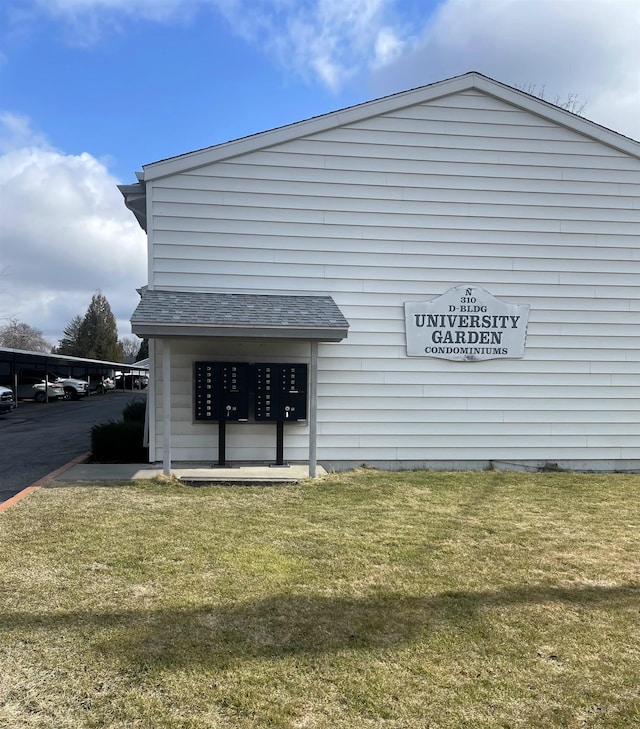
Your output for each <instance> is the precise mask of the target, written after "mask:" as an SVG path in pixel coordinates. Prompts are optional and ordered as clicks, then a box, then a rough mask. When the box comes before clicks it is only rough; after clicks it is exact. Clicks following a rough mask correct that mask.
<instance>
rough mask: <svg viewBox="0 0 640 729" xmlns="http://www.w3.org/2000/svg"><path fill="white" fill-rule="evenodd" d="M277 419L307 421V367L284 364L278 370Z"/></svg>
mask: <svg viewBox="0 0 640 729" xmlns="http://www.w3.org/2000/svg"><path fill="white" fill-rule="evenodd" d="M279 390H280V398H279V400H280V402H279V417H280V419H281V420H284V421H285V422H286V421H287V420H306V419H307V365H306V364H285V365H282V367H281V370H280V388H279Z"/></svg>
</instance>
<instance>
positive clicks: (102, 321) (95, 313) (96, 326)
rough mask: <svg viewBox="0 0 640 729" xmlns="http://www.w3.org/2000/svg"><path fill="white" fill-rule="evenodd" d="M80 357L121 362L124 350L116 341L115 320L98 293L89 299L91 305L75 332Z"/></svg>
mask: <svg viewBox="0 0 640 729" xmlns="http://www.w3.org/2000/svg"><path fill="white" fill-rule="evenodd" d="M77 344H78V351H79V352H80V354H79V355H77V356H80V357H87V358H88V359H101V360H108V361H109V362H122V361H123V360H124V350H123V347H122V343H121V342H119V341H118V330H117V327H116V320H115V317H114V316H113V312H112V311H111V307H110V306H109V302H108V301H107V299H106V298H105V296H104V295H103V294H101V293H100V292H98V293H97V294H94V295H93V296H92V297H91V303H90V304H89V308H88V309H87V313H86V314H85V315H84V319H83V320H82V322H81V324H80V326H79V327H78V332H77Z"/></svg>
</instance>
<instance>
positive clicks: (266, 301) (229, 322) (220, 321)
mask: <svg viewBox="0 0 640 729" xmlns="http://www.w3.org/2000/svg"><path fill="white" fill-rule="evenodd" d="M131 328H132V330H133V333H134V334H136V335H137V336H139V337H142V338H145V339H154V338H165V337H224V338H233V339H264V338H269V339H304V340H306V341H315V342H340V341H342V340H343V339H344V338H345V337H346V336H347V333H348V330H349V322H348V321H347V320H346V319H345V317H344V315H343V314H342V312H341V311H340V309H339V307H338V305H337V304H336V303H335V301H334V300H333V298H332V297H331V296H326V295H323V296H300V295H283V294H278V295H276V294H274V295H271V294H237V293H212V292H203V291H171V290H165V289H143V290H142V293H141V297H140V303H139V304H138V306H137V308H136V310H135V311H134V313H133V315H132V317H131Z"/></svg>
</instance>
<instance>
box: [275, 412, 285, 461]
mask: <svg viewBox="0 0 640 729" xmlns="http://www.w3.org/2000/svg"><path fill="white" fill-rule="evenodd" d="M274 465H276V466H284V465H285V462H284V420H280V419H278V422H277V423H276V462H275V464H274Z"/></svg>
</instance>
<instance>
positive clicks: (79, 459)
mask: <svg viewBox="0 0 640 729" xmlns="http://www.w3.org/2000/svg"><path fill="white" fill-rule="evenodd" d="M90 456H91V453H89V452H87V453H83V454H82V455H80V456H76V457H75V458H74V459H73V460H71V461H69V463H65V465H64V466H60V468H56V470H55V471H51V473H48V474H47V475H46V476H43V477H42V478H39V479H38V480H37V481H36V482H35V483H32V484H31V486H27V487H26V488H24V489H22V491H18V493H17V494H15V496H12V497H11V498H10V499H7V500H6V501H3V502H2V503H1V504H0V514H1V513H2V512H3V511H6V510H7V509H8V508H9V507H11V506H13V505H14V504H17V503H18V502H19V501H22V499H24V498H26V497H27V496H29V494H32V493H33V492H34V491H37V490H38V489H40V488H42V487H43V486H46V485H47V484H48V483H49V481H53V479H54V478H57V477H58V476H59V475H60V474H61V473H64V472H65V471H68V470H69V469H70V468H72V467H73V466H75V465H77V464H78V463H86V462H87V461H88V460H89V458H90Z"/></svg>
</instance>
